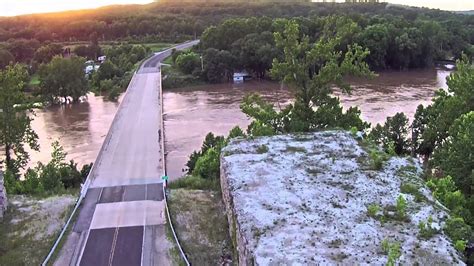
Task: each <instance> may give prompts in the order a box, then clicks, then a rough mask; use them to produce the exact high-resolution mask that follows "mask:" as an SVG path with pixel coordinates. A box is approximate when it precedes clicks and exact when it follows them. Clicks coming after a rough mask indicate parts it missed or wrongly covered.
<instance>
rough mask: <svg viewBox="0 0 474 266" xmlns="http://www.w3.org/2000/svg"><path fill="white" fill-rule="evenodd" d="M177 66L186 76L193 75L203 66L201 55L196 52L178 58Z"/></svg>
mask: <svg viewBox="0 0 474 266" xmlns="http://www.w3.org/2000/svg"><path fill="white" fill-rule="evenodd" d="M176 65H177V66H178V68H179V70H181V72H183V73H184V74H191V73H193V71H194V70H195V69H196V68H198V67H200V66H201V60H200V58H199V55H198V54H196V53H194V52H189V53H184V54H181V55H179V56H178V57H177V58H176Z"/></svg>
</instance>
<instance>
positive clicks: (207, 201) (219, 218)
mask: <svg viewBox="0 0 474 266" xmlns="http://www.w3.org/2000/svg"><path fill="white" fill-rule="evenodd" d="M169 205H170V211H171V217H173V223H174V226H175V228H176V230H177V232H178V237H179V239H180V242H181V244H182V245H183V249H184V251H185V252H186V254H187V256H188V259H189V260H190V262H191V263H192V264H194V265H227V264H231V261H232V260H231V257H232V256H231V254H232V248H231V240H230V237H229V229H228V228H229V227H228V224H227V217H226V214H225V208H224V204H223V203H222V200H221V197H220V195H219V194H218V192H214V191H204V190H189V189H173V190H171V192H170V195H169Z"/></svg>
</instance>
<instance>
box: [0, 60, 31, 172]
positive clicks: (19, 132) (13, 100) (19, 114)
mask: <svg viewBox="0 0 474 266" xmlns="http://www.w3.org/2000/svg"><path fill="white" fill-rule="evenodd" d="M27 80H28V72H27V70H26V68H25V67H24V66H21V65H14V66H12V65H10V66H7V68H6V69H5V70H3V71H0V109H1V111H0V141H1V144H2V145H3V146H4V148H5V164H6V167H7V169H8V170H11V171H12V172H14V173H16V172H17V170H18V169H19V168H23V167H24V166H25V165H26V163H27V162H28V159H29V155H28V153H27V152H26V150H25V148H24V145H25V144H27V145H28V146H29V147H30V148H31V149H34V150H38V148H39V146H38V143H37V139H38V136H37V135H36V133H35V132H34V131H33V129H32V128H31V121H32V119H31V117H30V116H29V115H28V114H29V112H30V111H31V110H30V109H29V108H28V105H27V104H26V100H25V96H24V93H23V89H24V86H25V83H26V82H27Z"/></svg>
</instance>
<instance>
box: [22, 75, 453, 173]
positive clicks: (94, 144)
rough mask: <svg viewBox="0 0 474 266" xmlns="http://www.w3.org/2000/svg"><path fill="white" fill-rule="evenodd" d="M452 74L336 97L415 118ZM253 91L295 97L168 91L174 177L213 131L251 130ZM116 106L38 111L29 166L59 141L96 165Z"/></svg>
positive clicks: (375, 112) (381, 81)
mask: <svg viewBox="0 0 474 266" xmlns="http://www.w3.org/2000/svg"><path fill="white" fill-rule="evenodd" d="M448 75H449V72H448V71H442V70H438V71H437V70H422V71H410V72H384V73H381V74H380V75H379V77H377V78H375V79H373V80H370V81H367V80H357V79H354V80H351V83H352V84H353V85H354V91H353V93H352V94H351V95H342V94H341V93H340V92H336V93H335V94H336V95H337V96H339V97H340V98H341V102H342V103H343V105H344V106H345V107H346V108H347V107H349V106H354V105H356V106H359V108H360V109H361V110H362V117H363V118H364V119H366V120H367V121H369V122H371V123H373V124H374V123H380V122H383V121H385V119H386V117H387V116H392V115H394V114H395V113H396V112H405V113H407V115H408V116H409V117H412V116H413V114H414V112H415V110H416V107H417V106H418V105H419V104H420V103H421V104H428V103H429V102H430V100H431V98H432V97H433V95H434V92H435V91H436V90H437V89H438V88H440V87H442V88H446V81H445V80H446V77H447V76H448ZM254 92H256V93H260V94H262V96H263V97H264V98H265V99H267V100H269V101H271V102H273V103H275V105H276V106H277V107H278V106H280V107H282V106H284V105H286V104H288V102H290V100H291V98H292V97H291V94H290V92H288V91H287V90H286V89H284V88H282V87H281V86H280V84H278V83H272V82H249V83H245V84H240V85H233V84H218V85H205V86H199V87H194V88H187V89H179V90H172V91H165V92H164V96H163V97H164V109H165V130H166V150H167V152H168V155H167V166H168V172H169V175H170V176H171V178H176V177H178V176H181V175H182V171H181V170H182V169H183V168H184V165H185V163H186V161H187V158H188V156H189V154H190V153H191V152H192V151H193V150H196V149H199V148H200V146H201V143H202V140H203V139H204V137H205V135H206V134H207V133H208V132H209V131H212V132H214V133H215V134H218V135H224V134H227V133H228V131H229V130H230V129H231V128H232V127H234V126H235V125H238V126H240V127H241V128H243V129H245V128H246V127H247V125H248V123H249V121H248V119H247V117H246V116H245V115H244V114H243V113H242V112H241V111H240V108H239V105H240V102H241V101H242V98H243V97H244V96H245V95H246V94H247V93H254ZM120 100H121V99H120ZM118 105H119V103H118V102H109V101H104V99H103V98H102V97H100V96H99V97H98V96H94V95H93V94H89V95H88V100H87V101H86V102H83V103H80V104H75V105H68V106H60V107H58V106H56V107H49V108H45V109H40V110H36V114H37V115H36V117H35V119H34V121H33V128H34V130H35V131H36V132H37V133H38V135H39V143H40V145H41V151H40V152H31V162H30V165H33V164H36V162H38V161H42V162H47V161H48V160H49V159H50V153H51V148H50V147H51V143H52V142H53V141H54V140H56V139H58V140H59V141H60V143H61V145H62V146H63V147H64V149H65V150H66V151H67V152H68V159H73V160H75V161H76V162H78V163H79V165H82V164H85V163H89V162H93V161H94V160H95V158H96V156H97V153H98V152H99V150H100V147H101V145H102V142H103V140H104V138H105V135H106V134H107V132H108V130H109V127H110V124H111V122H112V119H113V117H114V115H115V112H116V110H117V108H118Z"/></svg>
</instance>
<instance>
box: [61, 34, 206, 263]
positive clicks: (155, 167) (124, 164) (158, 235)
mask: <svg viewBox="0 0 474 266" xmlns="http://www.w3.org/2000/svg"><path fill="white" fill-rule="evenodd" d="M197 43H198V41H192V42H187V43H183V44H180V45H177V46H175V47H174V48H175V49H177V50H181V49H186V48H189V47H191V46H193V45H195V44H197ZM170 54H171V49H168V50H166V51H163V52H160V53H156V54H155V55H154V56H152V57H150V58H149V59H148V60H146V61H145V62H143V64H142V65H141V66H140V68H139V69H138V70H137V71H136V72H135V74H134V75H133V77H132V79H131V81H130V84H129V86H128V88H127V91H126V93H125V96H124V98H123V99H122V102H121V103H120V106H119V108H118V110H117V113H116V114H115V117H114V120H113V122H112V125H111V127H110V129H109V132H108V134H107V136H106V138H105V140H104V143H103V145H102V148H101V150H100V152H99V154H98V156H97V159H96V161H95V163H94V165H93V168H92V170H91V173H90V174H89V177H88V179H87V181H86V184H85V186H84V189H83V192H82V195H81V198H80V200H79V202H80V203H81V206H80V208H79V209H78V210H79V211H78V215H77V220H76V222H75V223H74V225H73V226H72V230H71V232H70V233H69V235H68V236H67V239H66V240H65V244H64V246H63V248H62V250H61V252H60V253H59V258H58V259H57V260H56V262H55V263H54V264H55V265H99V266H100V265H123V266H125V265H127V266H129V265H170V264H171V259H170V258H169V252H168V249H169V248H170V245H169V240H167V238H166V234H165V229H166V228H165V226H166V222H165V221H166V220H165V219H166V217H165V205H164V201H163V199H164V195H163V187H162V185H163V184H162V180H161V177H162V176H163V175H164V172H165V171H164V167H165V166H164V165H165V162H164V154H163V152H164V151H163V147H164V145H163V129H162V127H163V121H162V106H161V102H162V100H161V99H162V90H161V69H160V62H161V61H162V60H163V59H164V58H166V57H167V56H169V55H170Z"/></svg>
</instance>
